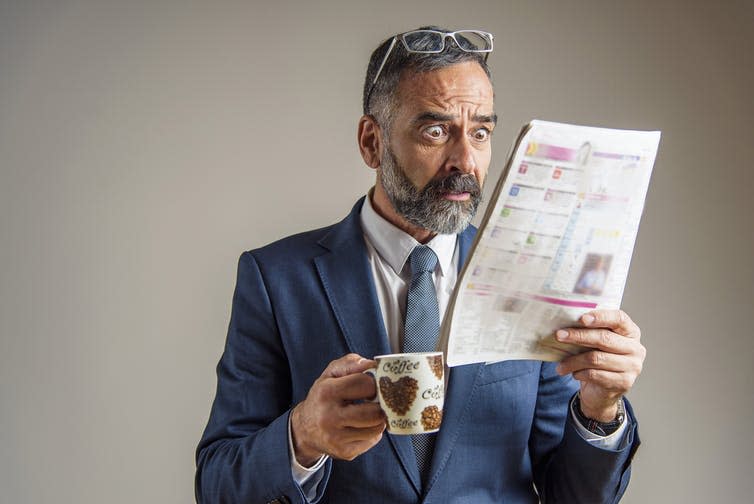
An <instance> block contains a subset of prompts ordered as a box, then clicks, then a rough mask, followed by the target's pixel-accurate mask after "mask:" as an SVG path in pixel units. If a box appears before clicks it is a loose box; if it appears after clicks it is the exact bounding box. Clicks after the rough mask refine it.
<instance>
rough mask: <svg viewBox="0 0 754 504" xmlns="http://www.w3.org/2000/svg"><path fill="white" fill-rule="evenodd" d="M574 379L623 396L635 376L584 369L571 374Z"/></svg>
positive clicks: (629, 388) (631, 384)
mask: <svg viewBox="0 0 754 504" xmlns="http://www.w3.org/2000/svg"><path fill="white" fill-rule="evenodd" d="M573 377H574V379H576V380H578V381H580V382H582V383H589V384H592V385H596V386H598V387H600V388H602V389H604V390H605V391H608V392H611V393H613V394H621V395H622V394H625V393H626V392H628V391H629V390H631V387H632V386H633V384H634V381H635V376H634V375H632V374H630V373H616V372H613V371H603V370H600V369H584V370H581V371H577V372H575V373H573Z"/></svg>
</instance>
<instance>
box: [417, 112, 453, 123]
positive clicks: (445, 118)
mask: <svg viewBox="0 0 754 504" xmlns="http://www.w3.org/2000/svg"><path fill="white" fill-rule="evenodd" d="M455 118H456V116H454V115H452V114H443V113H441V112H422V113H421V114H419V115H418V116H416V117H415V118H414V123H416V124H421V123H425V122H433V121H436V122H449V121H452V120H453V119H455Z"/></svg>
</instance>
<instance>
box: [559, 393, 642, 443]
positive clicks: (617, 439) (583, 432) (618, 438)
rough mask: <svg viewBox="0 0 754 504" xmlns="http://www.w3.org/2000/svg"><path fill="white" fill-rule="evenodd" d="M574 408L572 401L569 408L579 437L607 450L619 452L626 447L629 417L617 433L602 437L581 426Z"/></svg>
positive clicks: (626, 417)
mask: <svg viewBox="0 0 754 504" xmlns="http://www.w3.org/2000/svg"><path fill="white" fill-rule="evenodd" d="M622 400H623V399H621V401H622ZM573 407H574V406H573V401H571V402H570V403H569V408H570V410H571V419H572V420H573V425H574V427H576V431H577V432H578V433H579V435H580V436H581V437H582V438H584V440H585V441H586V442H588V443H589V444H591V445H593V446H596V447H598V448H602V449H605V450H619V449H621V448H623V447H624V445H625V439H624V438H625V437H626V436H625V434H626V430H627V429H628V426H629V420H628V415H626V416H625V417H624V418H623V423H622V424H620V427H618V429H617V430H616V431H615V432H613V433H612V434H610V435H608V436H600V435H599V434H595V433H594V432H592V431H590V430H589V429H587V428H586V427H585V426H583V425H582V424H581V422H580V421H579V419H578V417H577V416H576V413H575V411H574V410H573Z"/></svg>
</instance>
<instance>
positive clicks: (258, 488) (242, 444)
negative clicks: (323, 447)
mask: <svg viewBox="0 0 754 504" xmlns="http://www.w3.org/2000/svg"><path fill="white" fill-rule="evenodd" d="M291 396H292V393H291V373H290V369H289V365H288V361H287V359H286V355H285V349H284V348H283V345H282V343H281V339H280V335H279V331H278V325H277V323H276V320H275V313H274V311H273V307H272V304H271V302H270V298H269V296H268V292H267V288H266V286H265V281H264V278H263V276H262V274H261V272H260V269H259V266H258V264H257V261H256V260H255V258H254V256H253V255H252V254H251V253H250V252H245V253H244V254H243V255H241V258H240V260H239V266H238V278H237V283H236V290H235V293H234V295H233V307H232V313H231V319H230V326H229V328H228V337H227V340H226V344H225V350H224V352H223V355H222V357H221V359H220V362H219V363H218V365H217V392H216V396H215V400H214V403H213V405H212V410H211V412H210V417H209V421H208V424H207V427H206V429H205V431H204V435H203V436H202V439H201V441H200V442H199V446H198V448H197V453H196V465H197V470H196V482H195V485H196V488H195V490H196V500H197V502H198V503H199V504H220V503H237V502H244V503H249V504H251V503H266V502H302V503H303V502H306V499H305V497H304V494H303V493H302V490H301V488H300V487H299V486H298V485H297V484H296V483H295V481H294V480H293V476H292V474H291V460H290V456H289V450H288V417H289V414H290V409H291V406H292V405H291ZM330 468H331V463H330V464H328V465H327V466H326V468H325V470H326V474H325V477H324V478H323V481H322V482H321V483H320V485H319V487H320V488H324V487H325V484H326V480H327V478H328V476H329V472H330ZM321 493H322V492H321V491H320V492H319V495H318V498H319V497H321Z"/></svg>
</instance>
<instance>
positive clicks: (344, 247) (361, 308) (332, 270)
mask: <svg viewBox="0 0 754 504" xmlns="http://www.w3.org/2000/svg"><path fill="white" fill-rule="evenodd" d="M363 202H364V198H362V199H360V200H359V201H358V202H357V203H356V205H355V206H354V207H353V210H351V213H350V214H349V215H348V217H346V218H345V219H344V220H343V221H342V222H340V223H339V224H338V225H336V226H334V227H333V228H332V230H331V231H330V233H328V234H327V235H326V236H325V237H323V238H322V239H321V240H320V242H319V243H320V245H321V246H323V247H324V248H326V249H328V251H329V253H327V254H323V255H321V256H319V257H317V258H315V260H314V262H315V266H316V268H317V272H318V274H319V277H320V281H321V282H322V286H323V287H324V290H325V293H326V294H327V298H328V300H329V301H330V305H331V306H332V309H333V313H334V314H335V318H336V319H337V321H338V324H339V325H340V329H341V331H342V332H343V336H344V337H345V339H346V344H347V345H348V349H349V350H350V351H351V352H353V353H357V354H359V355H362V356H364V357H367V358H369V359H371V358H372V357H374V356H375V355H380V354H386V353H390V346H389V344H388V339H387V333H386V331H385V326H384V323H383V321H382V312H381V311H380V305H379V301H378V300H377V292H376V289H375V286H374V279H373V278H372V272H371V269H370V267H369V261H368V259H367V249H366V244H365V243H364V234H363V232H362V230H361V223H360V212H361V205H362V203H363Z"/></svg>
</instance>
